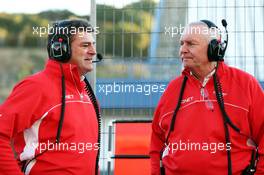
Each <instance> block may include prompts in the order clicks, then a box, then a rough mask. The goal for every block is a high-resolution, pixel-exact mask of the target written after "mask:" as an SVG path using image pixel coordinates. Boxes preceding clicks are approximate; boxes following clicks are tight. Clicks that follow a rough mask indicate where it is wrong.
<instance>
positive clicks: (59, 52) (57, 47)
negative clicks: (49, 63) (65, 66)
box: [50, 34, 71, 62]
mask: <svg viewBox="0 0 264 175" xmlns="http://www.w3.org/2000/svg"><path fill="white" fill-rule="evenodd" d="M69 40H70V39H69V37H68V36H67V35H66V34H57V35H54V36H53V38H52V40H51V46H50V53H51V56H52V58H53V59H55V60H57V61H61V62H68V61H69V60H70V57H71V47H70V41H69Z"/></svg>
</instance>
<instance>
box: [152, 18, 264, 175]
mask: <svg viewBox="0 0 264 175" xmlns="http://www.w3.org/2000/svg"><path fill="white" fill-rule="evenodd" d="M222 23H223V26H224V27H225V28H226V25H227V24H226V21H225V20H224V21H222ZM226 33H227V30H226ZM220 36H221V35H220V34H219V30H218V28H217V26H216V25H215V24H213V23H212V22H210V21H208V20H202V21H199V22H194V23H190V24H189V25H187V26H186V28H185V29H184V32H183V34H182V36H181V39H180V43H181V47H180V51H179V52H180V53H179V54H180V58H181V59H182V63H183V65H184V70H183V72H182V75H181V76H179V77H177V78H176V79H174V80H172V81H171V82H170V84H169V85H168V87H167V89H166V91H165V92H164V94H163V95H162V97H161V99H160V101H159V103H158V106H157V108H156V111H155V114H154V119H153V123H152V137H151V148H150V157H151V174H152V175H160V174H166V175H227V174H228V175H241V174H242V173H243V175H246V174H247V175H250V174H254V172H255V175H263V174H264V135H263V134H264V108H263V103H264V93H263V90H262V89H261V87H260V85H259V83H258V82H257V80H256V79H255V78H254V77H253V76H251V75H249V74H248V73H246V72H243V71H241V70H238V69H236V68H232V67H229V66H227V65H226V64H225V63H224V62H223V57H224V53H225V50H226V47H227V42H228V36H227V35H226V38H227V39H225V40H223V38H224V37H223V36H222V37H220ZM256 160H258V161H256ZM256 162H257V163H256Z"/></svg>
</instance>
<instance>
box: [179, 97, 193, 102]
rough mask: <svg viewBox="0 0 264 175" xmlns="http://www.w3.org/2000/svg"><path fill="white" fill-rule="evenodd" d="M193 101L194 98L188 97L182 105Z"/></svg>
mask: <svg viewBox="0 0 264 175" xmlns="http://www.w3.org/2000/svg"><path fill="white" fill-rule="evenodd" d="M192 100H193V96H191V97H188V98H186V99H183V100H182V101H181V103H182V104H184V103H188V102H191V101H192Z"/></svg>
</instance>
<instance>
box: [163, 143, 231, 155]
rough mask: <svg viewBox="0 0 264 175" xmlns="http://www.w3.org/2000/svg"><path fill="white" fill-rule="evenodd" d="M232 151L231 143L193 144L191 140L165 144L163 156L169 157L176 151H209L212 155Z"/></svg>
mask: <svg viewBox="0 0 264 175" xmlns="http://www.w3.org/2000/svg"><path fill="white" fill-rule="evenodd" d="M228 150H231V143H222V142H218V143H216V142H211V143H208V142H201V143H200V142H191V141H190V140H187V141H182V140H179V141H178V142H173V143H168V144H165V150H164V152H163V156H166V155H168V154H169V153H174V152H176V151H207V152H208V151H209V152H210V153H211V154H214V153H216V152H217V151H228Z"/></svg>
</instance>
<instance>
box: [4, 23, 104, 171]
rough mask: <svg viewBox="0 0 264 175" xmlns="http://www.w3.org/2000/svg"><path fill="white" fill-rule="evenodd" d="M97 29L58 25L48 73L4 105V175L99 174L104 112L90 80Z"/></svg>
mask: <svg viewBox="0 0 264 175" xmlns="http://www.w3.org/2000/svg"><path fill="white" fill-rule="evenodd" d="M93 31H94V29H93V28H92V26H91V25H90V24H88V23H87V22H86V21H84V20H63V21H59V22H56V23H54V25H53V27H52V28H51V30H50V31H49V35H48V46H47V49H48V54H49V59H48V61H47V64H46V67H45V69H44V70H43V71H41V72H39V73H36V74H34V75H31V76H29V77H27V78H25V79H24V80H22V81H21V82H19V83H18V84H17V85H16V86H15V87H14V89H13V91H12V93H11V94H10V96H9V97H8V98H7V99H6V101H5V102H4V103H3V104H2V105H1V106H0V174H3V175H20V174H21V175H22V174H30V175H57V174H61V175H62V174H63V175H67V174H68V175H73V174H74V175H87V174H89V175H95V174H96V175H97V174H98V161H99V146H100V144H99V142H100V140H99V136H100V135H99V133H100V132H99V131H100V125H99V124H100V113H99V108H98V105H97V102H96V99H95V96H94V94H93V91H92V89H91V87H90V85H89V82H88V81H87V80H86V78H85V77H84V75H85V74H86V73H88V72H90V71H92V69H93V65H92V59H93V57H94V55H95V54H96V50H95V45H94V44H95V43H94V38H93V36H92V34H93ZM11 141H12V143H13V150H12V148H11V146H10V143H11ZM14 154H15V155H16V156H14ZM18 164H19V165H20V166H19V165H18Z"/></svg>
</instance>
